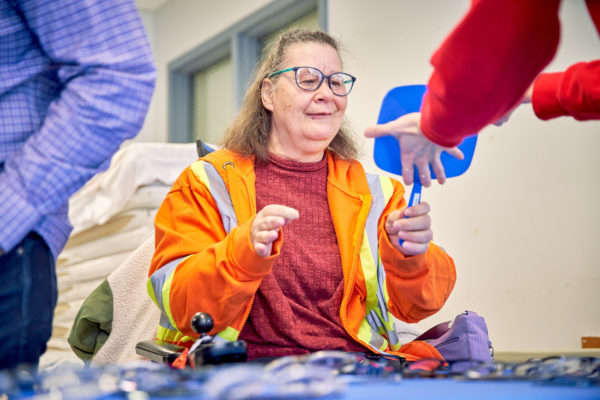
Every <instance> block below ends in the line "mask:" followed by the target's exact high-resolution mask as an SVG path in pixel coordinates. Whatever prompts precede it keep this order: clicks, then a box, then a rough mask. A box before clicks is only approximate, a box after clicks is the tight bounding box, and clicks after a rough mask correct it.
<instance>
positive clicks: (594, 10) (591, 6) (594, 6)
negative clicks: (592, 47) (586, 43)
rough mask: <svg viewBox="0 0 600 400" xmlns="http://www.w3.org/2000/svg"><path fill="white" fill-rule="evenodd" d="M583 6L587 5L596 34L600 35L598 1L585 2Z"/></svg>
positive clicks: (588, 0)
mask: <svg viewBox="0 0 600 400" xmlns="http://www.w3.org/2000/svg"><path fill="white" fill-rule="evenodd" d="M585 4H586V5H587V8H588V11H589V13H590V17H592V22H594V26H595V27H596V30H597V31H598V34H600V0H586V1H585Z"/></svg>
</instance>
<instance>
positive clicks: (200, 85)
mask: <svg viewBox="0 0 600 400" xmlns="http://www.w3.org/2000/svg"><path fill="white" fill-rule="evenodd" d="M193 84H194V88H193V118H192V127H193V132H194V139H202V141H204V142H206V143H210V144H219V143H220V142H221V140H222V138H223V133H224V131H225V128H226V127H227V125H228V124H229V122H230V121H231V119H232V117H233V70H232V65H231V58H230V57H228V58H226V59H224V60H222V61H219V62H217V63H215V64H213V65H211V66H210V67H208V68H206V69H203V70H202V71H200V72H198V73H196V74H195V75H194V77H193Z"/></svg>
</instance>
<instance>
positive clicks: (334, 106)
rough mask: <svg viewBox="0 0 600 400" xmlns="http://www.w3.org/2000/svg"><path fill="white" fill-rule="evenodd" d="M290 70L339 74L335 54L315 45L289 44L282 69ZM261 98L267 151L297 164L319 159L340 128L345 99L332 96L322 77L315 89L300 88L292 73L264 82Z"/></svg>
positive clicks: (327, 48) (328, 49) (322, 46)
mask: <svg viewBox="0 0 600 400" xmlns="http://www.w3.org/2000/svg"><path fill="white" fill-rule="evenodd" d="M291 67H314V68H317V69H319V70H321V71H322V72H323V74H325V75H330V74H332V73H334V72H342V63H341V60H340V57H339V55H338V53H337V51H336V50H335V49H334V48H333V47H331V46H329V45H326V44H321V43H316V42H308V43H296V44H293V45H291V46H290V47H289V48H288V50H287V55H286V58H285V63H284V65H283V66H282V69H286V68H291ZM261 95H262V102H263V106H264V107H265V108H266V109H267V110H269V111H271V136H270V139H269V152H270V153H272V154H275V155H276V156H279V157H282V158H285V159H289V160H294V161H300V162H316V161H319V160H321V159H322V158H323V152H324V150H325V149H326V148H327V146H328V145H329V143H331V141H332V140H333V138H334V137H335V135H336V133H337V132H338V130H339V129H340V125H341V123H342V118H343V116H344V112H345V111H346V104H347V101H348V99H347V97H345V96H344V97H342V96H336V95H334V94H333V93H332V91H331V89H330V88H329V84H328V82H327V79H326V78H325V79H323V82H322V83H321V86H320V87H319V88H318V89H317V90H314V91H306V90H303V89H300V88H299V87H298V85H296V80H295V77H294V71H289V72H284V73H282V74H280V75H277V76H276V77H273V78H270V79H265V80H264V81H263V85H262V90H261Z"/></svg>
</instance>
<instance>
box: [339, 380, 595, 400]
mask: <svg viewBox="0 0 600 400" xmlns="http://www.w3.org/2000/svg"><path fill="white" fill-rule="evenodd" d="M341 398H342V399H344V400H355V399H356V400H358V399H361V400H369V399H377V400H387V399H400V398H405V399H407V398H413V399H420V400H421V399H443V400H453V399H457V400H458V399H460V400H465V399H544V400H548V399H550V400H551V399H600V386H592V387H576V386H558V385H545V384H540V383H535V382H530V381H529V382H528V381H460V380H455V379H404V380H402V381H400V382H371V383H370V382H362V383H360V384H351V385H349V386H348V387H347V388H346V390H345V391H344V393H343V395H342V397H341Z"/></svg>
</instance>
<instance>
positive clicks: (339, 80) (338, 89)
mask: <svg viewBox="0 0 600 400" xmlns="http://www.w3.org/2000/svg"><path fill="white" fill-rule="evenodd" d="M289 71H294V75H295V78H296V85H298V87H299V88H300V89H302V90H308V91H313V90H317V89H318V88H319V87H321V84H322V83H323V79H325V78H327V83H328V84H329V88H330V89H331V91H332V92H333V94H335V95H336V96H348V95H349V94H350V91H351V90H352V87H353V86H354V81H356V78H355V77H353V76H352V75H350V74H346V73H345V72H334V73H333V74H331V75H325V74H324V73H323V72H321V71H320V70H318V69H317V68H314V67H292V68H286V69H282V70H280V71H275V72H272V73H270V74H269V75H268V76H267V78H272V77H274V76H276V75H279V74H283V73H284V72H289Z"/></svg>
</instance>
